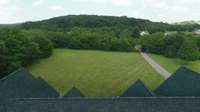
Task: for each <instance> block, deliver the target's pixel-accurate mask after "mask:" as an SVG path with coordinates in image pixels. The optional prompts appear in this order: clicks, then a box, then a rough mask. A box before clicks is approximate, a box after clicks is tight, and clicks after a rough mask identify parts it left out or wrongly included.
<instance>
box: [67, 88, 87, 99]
mask: <svg viewBox="0 0 200 112" xmlns="http://www.w3.org/2000/svg"><path fill="white" fill-rule="evenodd" d="M63 97H84V95H83V94H82V93H81V91H79V90H78V89H77V88H75V87H73V88H72V89H71V90H69V92H68V93H67V94H66V95H64V96H63Z"/></svg>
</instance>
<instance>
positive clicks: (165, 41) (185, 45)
mask: <svg viewBox="0 0 200 112" xmlns="http://www.w3.org/2000/svg"><path fill="white" fill-rule="evenodd" d="M199 40H200V38H199V37H198V36H195V35H193V34H187V33H175V34H170V35H163V34H162V33H154V34H151V35H145V36H142V37H141V38H140V43H141V45H142V50H143V51H146V52H150V53H155V54H162V55H164V56H167V57H179V58H182V59H186V60H198V59H199V49H200V46H199Z"/></svg>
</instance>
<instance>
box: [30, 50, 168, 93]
mask: <svg viewBox="0 0 200 112" xmlns="http://www.w3.org/2000/svg"><path fill="white" fill-rule="evenodd" d="M29 70H30V71H31V72H32V73H33V74H35V76H41V77H43V78H44V79H46V80H47V81H48V82H49V83H50V84H51V85H52V86H53V87H55V88H56V89H57V90H58V91H59V92H60V93H61V94H65V93H66V92H67V91H68V90H69V89H70V88H71V87H73V86H76V87H77V88H79V89H80V90H81V91H82V92H83V93H84V94H85V95H87V96H119V95H121V94H122V93H123V92H124V91H125V90H126V89H127V88H128V87H129V86H131V85H132V84H133V83H134V81H136V80H138V79H141V80H143V81H144V83H145V84H146V85H147V86H148V87H149V88H150V89H151V90H153V89H155V88H156V87H157V86H158V85H159V84H160V83H161V82H162V81H163V80H164V78H163V77H161V76H160V75H159V74H158V73H156V72H155V71H154V70H153V69H152V68H151V66H150V65H149V64H148V63H147V62H145V60H144V59H143V58H142V57H141V56H140V54H139V53H121V52H105V51H90V50H67V49H56V50H54V53H53V56H52V57H50V58H48V59H43V60H40V61H38V62H37V63H35V64H33V65H32V66H31V67H29Z"/></svg>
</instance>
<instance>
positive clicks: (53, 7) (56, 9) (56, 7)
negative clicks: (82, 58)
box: [49, 5, 65, 11]
mask: <svg viewBox="0 0 200 112" xmlns="http://www.w3.org/2000/svg"><path fill="white" fill-rule="evenodd" d="M49 8H50V9H51V10H53V11H63V10H65V8H64V7H63V6H61V5H54V6H50V7H49Z"/></svg>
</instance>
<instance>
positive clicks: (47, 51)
mask: <svg viewBox="0 0 200 112" xmlns="http://www.w3.org/2000/svg"><path fill="white" fill-rule="evenodd" d="M32 41H33V42H35V43H37V44H38V45H39V49H40V51H41V52H40V57H41V58H47V57H49V56H51V54H52V50H53V45H52V43H51V41H50V40H49V39H48V38H45V37H42V36H38V37H34V38H32Z"/></svg>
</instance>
